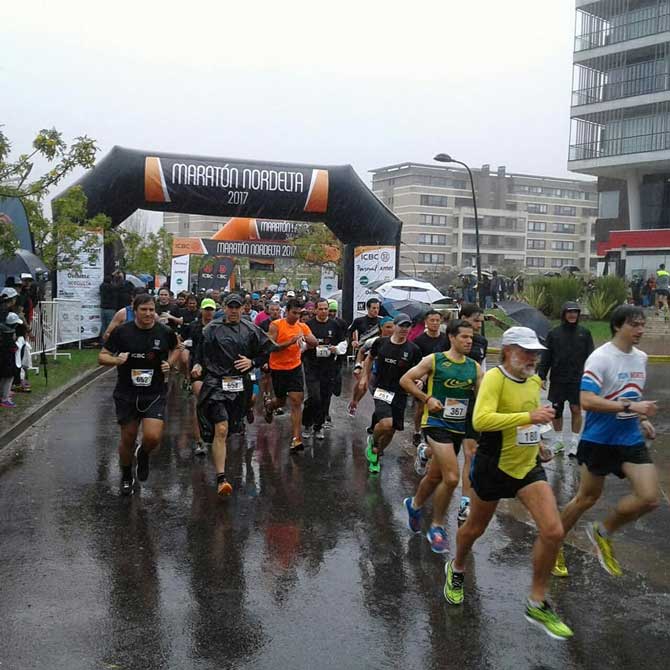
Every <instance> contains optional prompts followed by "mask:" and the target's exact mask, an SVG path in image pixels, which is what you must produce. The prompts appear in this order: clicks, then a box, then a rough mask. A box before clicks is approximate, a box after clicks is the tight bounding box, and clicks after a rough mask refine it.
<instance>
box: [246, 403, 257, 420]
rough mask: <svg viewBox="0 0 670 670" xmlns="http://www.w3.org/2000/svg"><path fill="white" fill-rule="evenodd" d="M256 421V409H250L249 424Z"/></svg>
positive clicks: (248, 413) (248, 414)
mask: <svg viewBox="0 0 670 670" xmlns="http://www.w3.org/2000/svg"><path fill="white" fill-rule="evenodd" d="M255 420H256V415H255V414H254V408H253V407H250V408H249V409H248V410H247V423H248V424H252V423H253V422H254V421H255Z"/></svg>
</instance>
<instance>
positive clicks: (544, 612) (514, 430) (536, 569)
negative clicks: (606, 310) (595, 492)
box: [444, 326, 573, 640]
mask: <svg viewBox="0 0 670 670" xmlns="http://www.w3.org/2000/svg"><path fill="white" fill-rule="evenodd" d="M543 350H544V347H543V346H542V345H541V344H540V342H539V341H538V339H537V336H536V335H535V333H534V332H533V331H532V330H531V329H530V328H523V327H521V326H515V327H514V328H509V329H508V330H506V331H505V332H504V333H503V337H502V364H501V365H499V366H497V367H495V368H493V369H492V370H489V371H488V372H487V373H486V375H484V379H483V381H482V384H481V387H480V389H479V393H478V395H477V402H476V403H475V411H474V416H473V424H474V428H475V430H479V431H481V439H480V442H479V447H478V449H477V453H476V454H475V457H474V460H473V463H472V472H471V479H472V489H473V490H472V500H471V503H470V514H469V515H468V519H467V521H466V522H465V523H464V524H463V525H462V526H461V527H460V528H459V529H458V533H457V535H456V555H455V557H454V559H453V560H451V561H449V562H448V563H447V564H446V566H445V572H446V582H445V585H444V597H445V598H446V600H447V602H449V603H450V604H452V605H460V604H462V602H463V585H464V582H465V570H466V558H467V556H468V554H469V553H470V550H471V549H472V545H473V544H474V543H475V541H476V540H477V538H479V537H480V536H481V535H482V534H483V533H484V531H485V530H486V528H487V527H488V525H489V523H490V521H491V518H492V517H493V515H494V514H495V511H496V508H497V507H498V503H499V502H500V500H501V499H503V498H517V499H518V500H519V501H520V502H521V503H522V504H523V505H524V507H525V508H526V509H527V510H528V512H529V513H530V515H531V516H532V517H533V520H534V521H535V525H536V526H537V528H538V531H539V534H538V537H537V539H536V541H535V546H534V549H533V580H532V586H531V590H530V595H529V597H528V600H527V602H526V611H525V617H526V619H527V620H528V621H529V622H531V623H533V624H535V625H537V626H539V627H540V628H542V629H543V630H544V631H545V633H547V635H549V636H550V637H552V638H554V639H560V640H565V639H568V638H570V637H572V635H573V633H572V631H571V630H570V628H568V626H566V625H565V624H564V623H563V621H561V619H560V617H559V616H558V614H557V613H556V612H555V611H554V609H553V608H552V606H551V605H550V604H549V602H548V601H547V599H546V597H547V589H548V585H549V579H550V576H551V569H552V567H553V565H554V561H555V560H556V556H557V554H558V550H559V548H560V546H561V542H562V541H563V524H562V523H561V517H560V515H559V513H558V507H557V506H556V498H555V497H554V492H553V491H552V489H551V486H549V483H548V482H547V476H546V474H545V472H544V468H543V467H542V466H541V465H540V454H542V458H549V457H550V452H548V450H547V451H545V450H544V448H543V447H542V445H541V441H540V428H541V426H542V424H546V423H548V422H549V421H551V419H553V418H554V410H553V409H552V408H551V407H541V406H540V388H541V385H542V382H541V380H540V378H539V377H538V376H537V375H536V374H535V368H536V366H537V363H538V358H539V354H540V352H541V351H543Z"/></svg>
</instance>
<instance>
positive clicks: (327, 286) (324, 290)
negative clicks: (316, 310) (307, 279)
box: [319, 265, 337, 298]
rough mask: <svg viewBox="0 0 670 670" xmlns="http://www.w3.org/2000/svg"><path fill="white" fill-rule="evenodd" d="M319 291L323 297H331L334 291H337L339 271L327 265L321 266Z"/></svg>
mask: <svg viewBox="0 0 670 670" xmlns="http://www.w3.org/2000/svg"><path fill="white" fill-rule="evenodd" d="M319 293H320V294H321V297H322V298H330V296H331V295H333V293H337V272H335V270H334V269H333V268H332V267H328V266H327V265H324V266H323V267H322V268H321V289H320V291H319Z"/></svg>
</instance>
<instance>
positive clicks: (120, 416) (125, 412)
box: [112, 391, 167, 426]
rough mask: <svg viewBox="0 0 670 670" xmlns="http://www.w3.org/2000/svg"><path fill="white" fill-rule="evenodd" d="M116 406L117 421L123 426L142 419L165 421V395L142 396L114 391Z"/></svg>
mask: <svg viewBox="0 0 670 670" xmlns="http://www.w3.org/2000/svg"><path fill="white" fill-rule="evenodd" d="M112 397H113V398H114V406H115V408H116V420H117V422H118V423H119V425H121V426H125V425H126V424H128V423H132V422H133V421H141V420H142V419H158V420H159V421H165V405H166V401H167V395H166V394H165V393H159V394H157V395H156V394H150V395H140V394H138V393H127V392H126V393H123V392H121V391H114V395H113V396H112Z"/></svg>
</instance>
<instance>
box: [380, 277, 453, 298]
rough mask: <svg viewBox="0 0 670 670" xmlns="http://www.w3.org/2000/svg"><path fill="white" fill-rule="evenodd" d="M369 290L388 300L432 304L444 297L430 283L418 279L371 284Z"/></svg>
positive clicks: (399, 279)
mask: <svg viewBox="0 0 670 670" xmlns="http://www.w3.org/2000/svg"><path fill="white" fill-rule="evenodd" d="M367 288H369V289H372V290H373V291H374V292H375V293H377V294H379V295H380V296H382V297H383V298H386V299H388V300H410V301H411V300H418V301H420V302H425V303H428V304H430V303H432V302H435V300H441V299H442V298H444V296H443V295H442V294H441V293H440V292H439V291H438V290H437V289H436V288H435V287H434V286H433V285H432V284H431V283H430V282H426V281H419V280H418V279H402V278H398V279H392V280H391V281H387V282H382V283H378V282H372V284H369V285H368V287H367Z"/></svg>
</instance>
